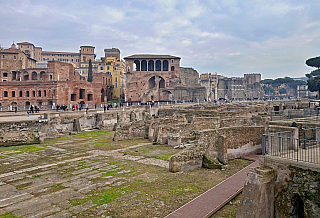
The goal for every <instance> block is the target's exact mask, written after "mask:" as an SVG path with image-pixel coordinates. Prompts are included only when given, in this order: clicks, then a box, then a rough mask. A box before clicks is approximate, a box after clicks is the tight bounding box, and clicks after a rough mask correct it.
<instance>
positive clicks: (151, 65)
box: [148, 60, 154, 71]
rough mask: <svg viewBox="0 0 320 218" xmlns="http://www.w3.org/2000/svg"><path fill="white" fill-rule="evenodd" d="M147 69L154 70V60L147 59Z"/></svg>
mask: <svg viewBox="0 0 320 218" xmlns="http://www.w3.org/2000/svg"><path fill="white" fill-rule="evenodd" d="M148 71H154V61H153V60H149V63H148Z"/></svg>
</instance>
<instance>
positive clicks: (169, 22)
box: [0, 0, 320, 78]
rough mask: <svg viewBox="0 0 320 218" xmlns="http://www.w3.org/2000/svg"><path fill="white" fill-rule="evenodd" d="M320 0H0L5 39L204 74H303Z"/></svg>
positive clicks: (314, 40)
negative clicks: (157, 57)
mask: <svg viewBox="0 0 320 218" xmlns="http://www.w3.org/2000/svg"><path fill="white" fill-rule="evenodd" d="M319 9H320V1H319V0H304V1H302V0H287V1H286V0H241V1H238V0H201V1H196V0H181V1H180V0H141V1H124V0H116V1H111V0H101V1H91V0H90V1H88V0H86V1H82V0H77V1H71V0H68V1H66V0H64V1H62V0H61V1H60V0H54V1H44V0H39V1H33V0H23V1H21V0H19V1H16V0H10V1H7V0H0V44H1V46H3V47H10V45H11V44H12V41H15V42H22V41H28V42H31V43H33V44H35V46H40V47H42V48H43V50H46V51H48V50H49V51H70V52H77V51H78V50H79V46H80V45H93V46H95V47H96V54H97V58H100V57H101V56H103V55H104V53H103V49H105V48H111V47H116V48H119V49H120V50H121V57H125V56H129V55H132V54H170V55H175V56H179V57H181V66H184V67H193V68H195V69H196V70H197V71H198V72H199V73H207V72H212V73H215V72H217V73H218V74H222V75H225V76H243V74H244V73H253V72H259V73H261V74H262V77H263V78H277V77H283V76H290V77H301V76H304V75H305V73H308V72H310V71H311V70H312V68H310V67H308V66H306V65H305V60H306V59H308V58H310V57H315V56H319V55H320V49H319V48H320V28H319V27H320V13H319Z"/></svg>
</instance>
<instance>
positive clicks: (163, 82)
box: [159, 76, 166, 89]
mask: <svg viewBox="0 0 320 218" xmlns="http://www.w3.org/2000/svg"><path fill="white" fill-rule="evenodd" d="M165 87H166V83H165V81H164V79H163V78H162V77H161V76H160V81H159V89H161V88H165Z"/></svg>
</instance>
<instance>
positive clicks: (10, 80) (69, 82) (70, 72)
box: [0, 45, 112, 110]
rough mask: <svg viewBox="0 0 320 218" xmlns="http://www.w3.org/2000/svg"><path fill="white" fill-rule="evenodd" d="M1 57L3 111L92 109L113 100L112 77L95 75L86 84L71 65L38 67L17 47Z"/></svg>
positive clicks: (55, 63)
mask: <svg viewBox="0 0 320 218" xmlns="http://www.w3.org/2000/svg"><path fill="white" fill-rule="evenodd" d="M0 55H1V58H0V66H1V69H0V71H1V73H0V78H1V82H0V107H1V109H4V110H6V109H11V110H12V109H14V108H19V110H20V109H29V107H30V105H37V106H39V107H48V108H51V107H52V106H55V105H67V106H68V107H70V106H71V105H75V104H80V105H85V106H87V105H90V106H93V105H95V104H103V103H106V102H107V101H108V100H111V96H112V77H111V75H108V74H102V73H96V74H93V81H92V82H87V81H86V80H85V78H84V77H82V76H80V75H79V73H77V72H76V71H75V69H74V66H73V65H72V64H69V63H64V62H60V61H48V62H47V63H46V64H44V63H42V64H41V65H39V66H40V67H41V68H37V67H36V61H35V60H34V59H32V58H30V57H29V55H27V54H26V53H25V52H24V51H21V50H19V49H17V48H15V46H14V45H12V46H11V48H10V49H1V50H0Z"/></svg>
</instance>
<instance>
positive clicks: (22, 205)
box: [0, 139, 169, 217]
mask: <svg viewBox="0 0 320 218" xmlns="http://www.w3.org/2000/svg"><path fill="white" fill-rule="evenodd" d="M91 143H92V141H81V140H79V139H67V140H64V141H62V142H59V143H55V144H53V145H49V146H45V147H44V149H42V150H38V151H34V152H27V153H25V152H19V151H15V150H12V149H10V150H7V151H6V150H5V149H3V150H1V152H0V166H1V168H0V216H1V215H3V214H8V213H10V214H12V215H14V216H16V217H72V216H78V215H79V214H81V213H82V212H84V211H86V210H88V209H91V210H93V212H91V213H92V214H96V215H95V216H98V217H100V215H102V214H103V213H106V212H107V211H106V205H103V204H102V205H99V206H97V204H96V203H93V202H92V201H91V200H89V201H87V202H85V203H83V204H81V205H80V204H79V205H78V204H77V203H76V204H73V203H72V202H73V201H75V200H77V199H80V201H81V199H86V197H87V194H88V193H91V192H92V191H94V190H103V189H108V188H110V187H112V186H118V185H121V184H122V183H123V181H124V180H126V178H125V177H123V176H122V175H124V176H125V175H126V174H128V173H130V170H124V169H123V165H125V164H127V162H125V161H124V162H122V161H121V160H132V161H137V162H139V163H145V164H151V165H156V166H160V167H165V168H168V167H169V162H168V161H164V160H156V159H153V161H151V160H148V159H150V158H143V157H141V156H131V155H124V153H122V151H123V150H124V149H117V150H110V151H108V150H107V151H105V150H91V149H90V148H91V147H90V144H91ZM147 144H149V143H147ZM143 145H146V143H139V144H138V145H134V146H131V147H132V148H134V147H138V146H143ZM34 146H35V147H37V146H38V145H34ZM131 147H126V149H130V148H131ZM114 158H115V159H114ZM110 159H111V160H113V159H114V160H118V161H116V162H114V163H112V162H111V161H110ZM119 160H120V161H119ZM110 172H111V173H114V172H116V173H117V174H118V175H121V176H118V177H113V176H105V177H104V176H103V174H108V173H110ZM99 214H100V215H99Z"/></svg>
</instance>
